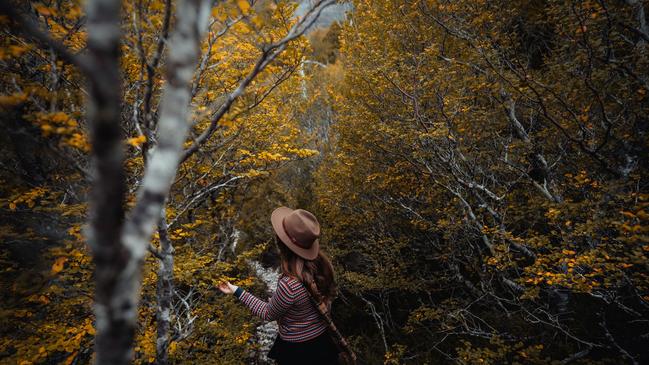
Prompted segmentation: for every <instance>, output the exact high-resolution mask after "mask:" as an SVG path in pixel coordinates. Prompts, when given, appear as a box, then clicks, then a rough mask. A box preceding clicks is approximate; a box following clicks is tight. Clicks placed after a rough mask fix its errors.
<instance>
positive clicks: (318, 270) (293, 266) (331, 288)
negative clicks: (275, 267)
mask: <svg viewBox="0 0 649 365" xmlns="http://www.w3.org/2000/svg"><path fill="white" fill-rule="evenodd" d="M275 242H276V243H277V247H278V248H279V253H280V257H281V260H282V263H281V268H282V273H284V275H288V276H292V277H294V278H296V279H298V280H300V281H301V282H302V283H303V284H304V285H305V286H307V288H308V285H309V283H310V282H311V281H312V280H313V281H314V282H315V284H316V286H317V290H318V292H319V293H320V295H321V296H322V297H323V299H324V301H325V302H326V303H327V305H330V304H331V302H332V301H333V300H334V298H335V297H336V283H335V281H334V268H333V265H332V264H331V260H329V257H327V255H325V253H324V252H322V250H320V251H319V252H318V256H317V257H316V258H315V259H313V260H306V259H303V258H302V257H300V256H298V255H297V254H295V253H294V252H293V251H291V250H290V249H289V248H288V247H287V246H286V245H285V244H284V242H282V240H281V239H280V238H279V236H277V235H275Z"/></svg>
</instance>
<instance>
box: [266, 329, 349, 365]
mask: <svg viewBox="0 0 649 365" xmlns="http://www.w3.org/2000/svg"><path fill="white" fill-rule="evenodd" d="M268 357H269V358H271V359H274V360H275V361H276V362H277V364H278V365H293V364H296V365H297V364H313V365H338V349H337V348H336V344H334V342H333V340H332V339H331V336H330V335H329V333H328V332H327V331H325V332H323V333H322V334H321V335H319V336H318V337H316V338H313V339H310V340H307V341H303V342H292V341H285V340H282V338H281V337H279V335H277V337H276V338H275V343H273V347H271V348H270V352H268Z"/></svg>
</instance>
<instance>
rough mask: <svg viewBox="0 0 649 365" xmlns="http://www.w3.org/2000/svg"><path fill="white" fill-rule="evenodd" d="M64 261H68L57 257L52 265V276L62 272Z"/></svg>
mask: <svg viewBox="0 0 649 365" xmlns="http://www.w3.org/2000/svg"><path fill="white" fill-rule="evenodd" d="M66 261H68V259H67V258H65V257H59V258H58V259H56V261H54V264H53V265H52V274H58V273H59V272H61V270H63V264H65V262H66Z"/></svg>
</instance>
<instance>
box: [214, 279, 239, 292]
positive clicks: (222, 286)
mask: <svg viewBox="0 0 649 365" xmlns="http://www.w3.org/2000/svg"><path fill="white" fill-rule="evenodd" d="M218 288H219V290H221V291H222V292H223V293H224V294H234V291H235V290H237V287H236V285H232V284H230V282H229V281H226V282H223V283H221V284H219V286H218Z"/></svg>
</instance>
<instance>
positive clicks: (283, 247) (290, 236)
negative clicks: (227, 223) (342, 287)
mask: <svg viewBox="0 0 649 365" xmlns="http://www.w3.org/2000/svg"><path fill="white" fill-rule="evenodd" d="M270 221H271V223H272V225H273V229H274V231H275V233H276V243H277V245H278V247H279V252H280V257H281V270H282V275H281V276H280V278H279V280H278V282H277V290H276V291H275V293H273V296H272V297H271V298H270V300H269V301H268V302H265V301H263V300H261V299H259V298H257V297H255V296H254V295H252V294H250V293H249V292H247V291H245V290H243V289H242V288H239V287H237V286H236V285H232V284H230V283H228V282H225V283H221V284H220V285H219V289H220V290H221V291H222V292H223V293H226V294H234V295H235V296H236V297H237V298H239V299H240V300H241V301H242V302H243V303H244V304H245V305H246V306H248V307H249V308H250V310H251V311H252V313H254V314H255V315H257V316H258V317H260V318H261V319H263V320H266V321H273V320H276V321H277V323H278V324H279V334H278V336H277V338H276V339H275V343H274V344H273V347H272V348H271V349H270V352H269V354H268V357H270V358H271V359H275V360H276V361H277V363H278V364H279V365H286V364H322V365H325V364H326V365H330V364H337V363H338V362H337V355H336V354H337V351H336V350H337V349H336V346H335V344H334V342H333V341H332V339H331V337H330V335H329V334H328V333H327V324H326V322H325V321H324V319H323V318H322V316H321V314H320V312H319V311H318V310H317V308H316V307H315V305H314V304H313V301H312V299H311V294H310V292H309V290H307V286H309V285H310V288H311V290H312V292H313V291H317V292H316V293H315V294H316V295H317V296H320V297H321V298H322V300H324V302H325V303H326V304H327V307H329V308H330V307H331V301H332V300H333V298H334V295H335V290H336V289H335V284H334V278H333V267H332V265H331V262H330V261H329V259H328V258H327V257H326V256H325V255H324V254H323V253H322V252H321V251H320V249H319V248H320V245H319V242H318V237H319V236H320V224H319V223H318V220H317V219H316V217H315V216H314V215H313V214H312V213H310V212H308V211H306V210H303V209H296V210H293V209H290V208H287V207H279V208H277V209H275V210H274V211H273V213H272V214H271V217H270Z"/></svg>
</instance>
